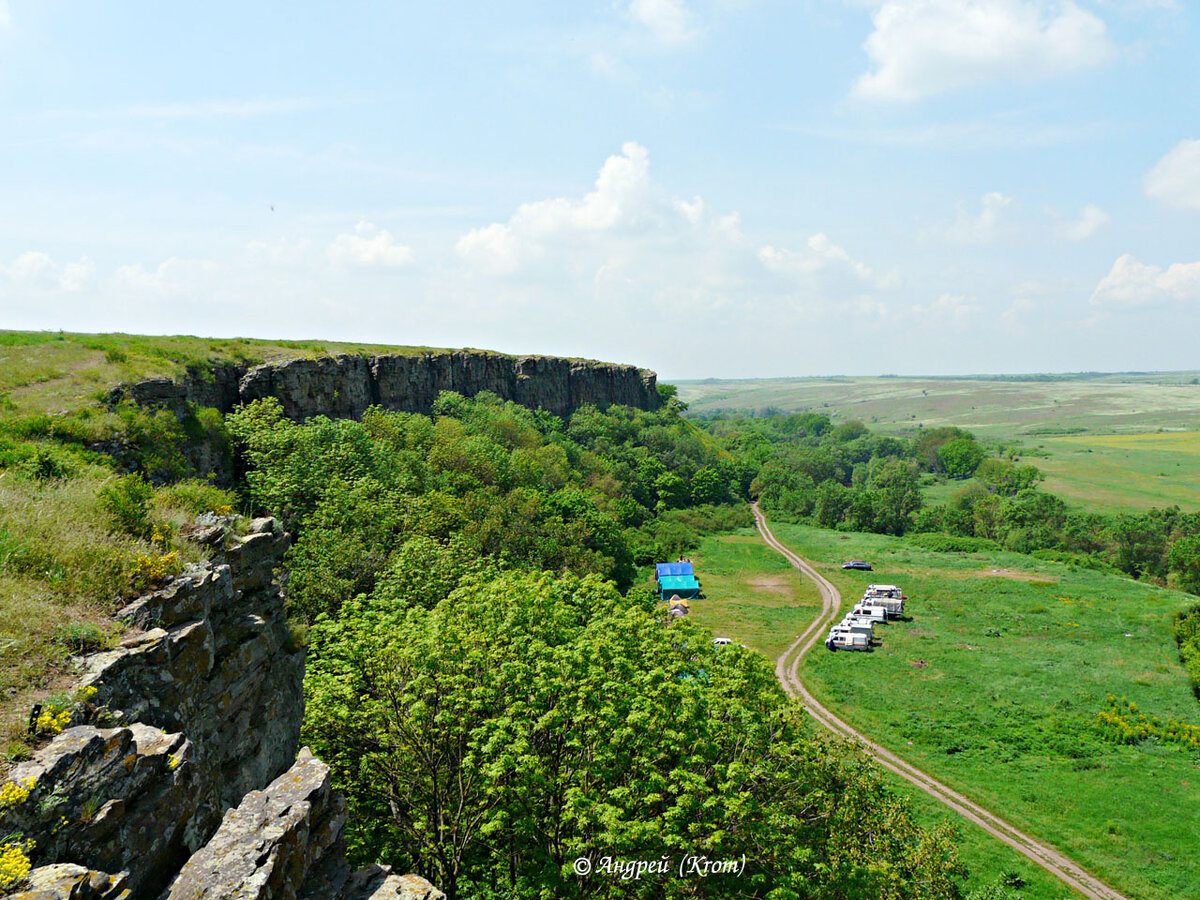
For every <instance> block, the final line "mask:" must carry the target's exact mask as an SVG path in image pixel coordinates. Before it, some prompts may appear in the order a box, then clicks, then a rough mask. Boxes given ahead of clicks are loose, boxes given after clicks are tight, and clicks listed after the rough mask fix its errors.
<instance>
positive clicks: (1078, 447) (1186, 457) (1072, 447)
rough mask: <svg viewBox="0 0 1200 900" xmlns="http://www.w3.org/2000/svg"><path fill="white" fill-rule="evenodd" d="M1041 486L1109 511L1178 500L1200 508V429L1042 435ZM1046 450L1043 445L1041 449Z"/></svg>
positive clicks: (1036, 462)
mask: <svg viewBox="0 0 1200 900" xmlns="http://www.w3.org/2000/svg"><path fill="white" fill-rule="evenodd" d="M1037 443H1038V445H1039V446H1040V447H1041V448H1042V450H1043V451H1044V452H1045V453H1046V456H1045V457H1041V456H1037V457H1033V456H1031V457H1029V458H1028V459H1027V460H1026V461H1027V462H1031V463H1033V464H1034V465H1036V466H1037V467H1038V468H1039V469H1041V470H1042V471H1043V472H1045V473H1046V480H1045V482H1044V483H1043V485H1042V487H1043V488H1044V489H1045V490H1048V491H1050V492H1051V493H1055V494H1058V495H1059V496H1061V497H1062V498H1063V499H1064V500H1066V501H1067V502H1069V503H1073V504H1075V505H1078V506H1085V507H1089V508H1092V509H1098V510H1101V511H1105V512H1115V511H1119V510H1121V509H1128V508H1130V507H1135V508H1149V507H1151V506H1160V507H1161V506H1170V505H1172V504H1178V505H1179V506H1180V507H1181V508H1182V509H1184V510H1188V511H1195V510H1200V432H1197V431H1186V432H1163V433H1161V434H1160V433H1151V434H1086V435H1071V436H1066V437H1046V438H1039V439H1038V441H1037ZM1039 452H1041V451H1039Z"/></svg>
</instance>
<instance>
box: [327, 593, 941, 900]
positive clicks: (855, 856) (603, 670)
mask: <svg viewBox="0 0 1200 900" xmlns="http://www.w3.org/2000/svg"><path fill="white" fill-rule="evenodd" d="M310 648H311V655H310V657H309V659H310V663H309V669H308V674H307V676H306V687H307V694H308V698H309V700H308V705H307V708H306V718H305V725H304V734H303V739H304V741H305V742H307V743H309V744H310V745H311V746H312V748H313V750H314V751H315V752H317V753H318V754H319V755H320V756H321V758H322V759H324V760H325V761H326V762H327V763H329V764H330V766H331V767H332V769H333V771H334V775H335V779H336V780H337V783H338V784H339V786H340V787H341V789H342V790H344V792H345V793H346V795H347V797H348V801H349V803H350V808H351V815H350V823H351V824H350V826H349V830H348V844H349V850H350V853H351V856H352V857H353V858H354V859H356V860H362V861H369V860H374V859H377V858H387V859H389V860H393V861H398V864H400V865H406V866H411V865H414V864H415V863H416V862H417V861H418V860H420V861H424V863H425V864H426V865H427V866H428V867H429V869H430V870H431V876H432V877H433V879H434V880H435V881H436V882H437V883H438V885H439V886H440V887H441V888H442V889H443V890H445V891H446V893H447V894H448V895H451V896H459V897H467V896H470V897H510V898H516V900H524V898H529V900H533V898H539V897H550V896H553V897H577V896H583V895H584V892H581V891H580V889H579V884H578V882H577V881H576V879H575V877H574V876H573V875H572V873H571V871H570V868H569V866H567V867H564V866H563V864H562V860H563V859H568V860H569V859H574V858H577V857H581V856H587V857H593V856H594V857H595V858H596V859H599V857H600V856H601V855H611V856H612V857H614V858H618V857H619V858H627V859H639V858H640V859H658V858H660V856H664V855H666V856H670V855H672V854H676V853H677V852H678V851H679V848H688V849H690V850H693V851H694V852H702V853H705V854H707V855H709V856H710V857H711V858H715V859H718V858H719V859H727V858H737V859H740V858H741V857H742V855H743V854H745V856H746V859H747V863H746V871H745V873H744V875H743V876H742V878H739V877H738V876H737V875H732V876H730V875H723V874H719V873H718V874H714V875H713V876H711V877H709V878H707V879H705V891H704V893H705V895H707V896H718V897H719V896H733V895H735V894H737V895H740V894H743V893H746V889H745V885H747V884H750V885H753V886H754V887H753V890H752V891H751V892H750V893H751V894H752V895H753V896H773V897H797V896H804V897H809V898H814V900H833V898H844V897H849V896H861V897H879V898H888V900H902V898H918V897H919V898H922V900H938V898H944V900H950V898H957V897H958V896H959V893H958V886H957V882H958V879H959V877H960V876H961V871H962V870H961V868H960V867H959V866H958V864H957V862H956V860H955V858H954V854H953V849H952V846H951V845H950V842H949V834H948V833H947V832H946V831H945V830H938V831H934V832H925V831H922V830H921V829H920V828H918V827H917V826H916V825H915V824H914V823H913V821H912V819H911V817H910V815H909V813H908V811H907V809H906V808H905V807H904V806H903V805H902V804H901V803H899V802H896V801H894V800H892V799H890V798H889V797H888V796H887V795H886V793H885V789H884V788H883V785H882V783H881V782H880V781H879V780H878V776H877V775H876V774H875V773H874V771H873V769H872V768H871V767H869V766H865V765H863V764H862V761H861V758H859V757H856V756H851V757H849V758H846V757H845V756H844V755H843V751H840V750H836V749H835V748H834V747H833V746H832V745H829V744H826V743H824V742H822V741H819V740H814V739H812V738H811V737H810V735H809V731H808V726H807V724H806V723H805V721H804V717H803V716H802V715H801V714H800V713H798V712H797V710H796V708H795V706H794V705H793V704H791V703H790V702H789V701H788V700H787V699H786V698H785V696H784V695H783V693H782V692H781V691H780V690H779V688H778V685H777V684H776V682H775V679H774V675H773V672H772V670H771V666H770V664H769V663H768V662H767V661H766V659H765V658H763V657H762V656H760V655H758V654H755V653H752V652H749V651H743V650H741V649H739V648H723V649H720V650H718V649H717V648H713V647H712V646H711V635H709V634H707V633H706V632H704V631H701V630H698V629H695V628H694V627H692V626H691V625H690V623H686V622H685V623H677V624H675V625H672V626H671V627H670V628H666V627H664V623H663V621H662V620H661V619H660V618H659V617H658V616H657V614H655V613H654V612H653V611H652V610H651V609H647V608H643V607H642V606H631V605H630V604H629V601H628V600H627V599H626V598H622V597H621V596H620V595H619V594H618V592H617V591H616V590H615V589H614V588H613V586H612V585H611V584H605V583H604V582H603V581H601V580H600V579H598V578H596V577H594V576H589V577H587V578H584V579H580V578H577V577H574V576H565V577H562V578H552V577H550V576H549V575H547V574H534V573H517V572H506V573H499V574H497V575H495V576H489V577H487V578H484V579H467V580H466V581H464V582H463V583H462V584H461V585H460V587H459V588H458V589H457V590H455V591H454V592H452V593H451V594H450V595H449V597H448V598H446V599H445V600H443V601H441V602H440V603H438V604H437V605H436V606H435V607H433V608H432V609H425V608H423V607H420V606H415V607H397V606H396V605H394V604H390V603H378V602H373V601H369V600H365V599H363V598H358V599H355V600H352V601H349V602H348V604H347V605H346V606H345V607H343V610H342V616H341V617H340V618H339V619H333V618H331V617H325V618H322V619H321V620H320V621H318V622H317V623H316V625H314V626H313V628H312V630H311V632H310ZM444 784H451V785H454V786H455V788H454V790H455V795H454V801H453V803H452V804H450V805H447V804H446V803H445V802H444V795H443V794H442V791H441V786H442V785H444ZM631 887H638V885H631V883H630V882H627V881H622V880H620V879H600V880H593V881H591V882H589V883H588V886H587V890H586V895H587V896H591V897H596V898H599V900H617V898H626V897H630V896H634V897H646V898H648V897H662V898H668V900H676V898H683V897H685V896H695V885H694V884H693V883H691V882H686V881H680V880H673V879H669V878H668V879H664V880H662V881H657V880H655V881H650V882H646V881H644V882H641V883H640V887H641V888H642V889H641V890H634V891H631Z"/></svg>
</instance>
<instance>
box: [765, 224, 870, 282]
mask: <svg viewBox="0 0 1200 900" xmlns="http://www.w3.org/2000/svg"><path fill="white" fill-rule="evenodd" d="M758 257H759V259H761V260H762V262H763V265H765V266H766V267H767V268H768V269H770V270H771V271H772V272H777V273H781V274H792V275H805V276H812V275H816V274H817V273H822V272H824V273H831V272H836V273H841V274H843V275H845V276H848V277H849V278H850V279H852V280H854V281H857V282H860V283H861V284H862V285H866V286H873V287H876V288H887V287H890V286H891V284H892V281H893V280H892V279H891V278H887V277H883V278H880V277H877V276H876V275H875V273H874V272H873V271H872V270H871V268H870V267H869V266H867V265H865V264H863V263H861V262H859V261H858V260H856V259H854V258H853V257H852V256H851V255H850V254H849V253H847V252H846V250H845V249H844V248H842V247H839V246H838V245H837V244H835V243H834V242H833V241H831V240H830V239H829V237H828V236H826V235H825V234H822V233H818V234H814V235H813V236H812V237H810V238H809V239H808V241H807V244H806V245H805V247H804V249H802V250H786V249H779V248H777V247H771V246H766V247H763V248H762V249H761V250H759V251H758Z"/></svg>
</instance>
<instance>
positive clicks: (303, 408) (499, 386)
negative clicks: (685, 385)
mask: <svg viewBox="0 0 1200 900" xmlns="http://www.w3.org/2000/svg"><path fill="white" fill-rule="evenodd" d="M442 391H457V392H458V393H460V394H463V395H464V396H467V397H473V396H474V395H476V394H478V393H480V392H481V391H491V392H492V393H494V394H497V395H498V396H499V397H501V398H502V399H504V400H512V401H513V402H515V403H520V404H521V405H523V406H528V407H529V408H531V409H544V410H547V411H548V412H551V413H554V414H555V415H559V416H567V415H570V414H571V413H573V412H574V411H575V410H577V409H579V407H581V406H583V405H584V404H587V403H591V404H595V405H597V406H602V407H603V406H610V405H614V404H616V405H622V406H633V407H636V408H638V409H646V410H653V409H657V408H658V405H659V397H658V389H657V376H656V375H655V373H653V372H651V371H648V370H646V369H639V368H637V367H635V366H624V365H615V364H611V363H599V362H590V361H581V360H570V359H562V358H558V357H549V356H524V357H515V356H504V355H502V354H497V353H486V352H483V351H474V350H459V351H454V352H445V353H423V354H419V355H412V356H401V355H385V356H370V357H368V356H349V355H341V356H324V357H318V358H316V359H294V360H289V361H287V362H281V363H265V364H263V365H260V366H255V367H253V368H247V367H244V366H236V365H215V366H211V367H207V368H203V369H191V370H189V372H188V374H187V375H186V376H185V377H183V378H181V379H180V380H178V381H176V380H173V379H168V378H155V379H150V380H148V381H142V382H139V383H137V384H133V385H125V386H122V387H119V388H117V389H115V390H114V392H113V394H112V399H113V400H114V401H116V400H119V399H122V398H125V397H127V398H129V399H132V400H134V401H135V402H137V403H142V404H148V405H159V406H167V407H170V408H175V409H182V408H183V407H184V406H185V405H186V404H188V403H192V404H195V405H196V406H209V407H213V408H216V409H219V410H221V411H222V412H229V411H230V410H232V409H234V408H235V407H237V406H239V405H242V404H245V403H249V402H251V401H253V400H258V399H261V398H264V397H277V398H278V399H279V401H280V403H281V404H282V406H283V410H284V413H285V414H286V415H287V416H288V417H289V418H291V419H294V420H296V421H300V420H303V419H306V418H308V417H310V416H317V415H323V416H329V417H330V418H358V417H360V416H361V415H362V414H363V413H364V412H366V410H367V409H368V408H370V407H372V406H381V407H383V408H384V409H390V410H400V411H403V412H421V413H427V412H429V411H430V410H431V409H432V408H433V404H434V401H435V400H437V396H438V394H440V393H441V392H442Z"/></svg>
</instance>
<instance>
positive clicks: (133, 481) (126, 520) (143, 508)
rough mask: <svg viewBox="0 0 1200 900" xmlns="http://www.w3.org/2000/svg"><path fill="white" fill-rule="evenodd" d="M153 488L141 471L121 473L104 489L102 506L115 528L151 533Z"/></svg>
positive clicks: (134, 533)
mask: <svg viewBox="0 0 1200 900" xmlns="http://www.w3.org/2000/svg"><path fill="white" fill-rule="evenodd" d="M153 495H154V491H153V489H152V488H151V487H150V485H148V484H147V483H146V482H145V480H144V479H143V478H142V476H141V475H137V474H133V475H121V476H119V477H118V478H117V479H116V480H115V481H114V482H113V483H112V484H109V485H106V486H105V487H104V488H103V489H102V490H101V491H100V508H101V509H102V510H104V512H105V513H106V514H107V515H108V517H109V520H110V522H111V524H112V526H113V529H114V530H115V531H118V532H121V533H123V534H128V535H132V536H133V537H139V538H149V537H150V530H151V525H150V498H151V497H152V496H153Z"/></svg>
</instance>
